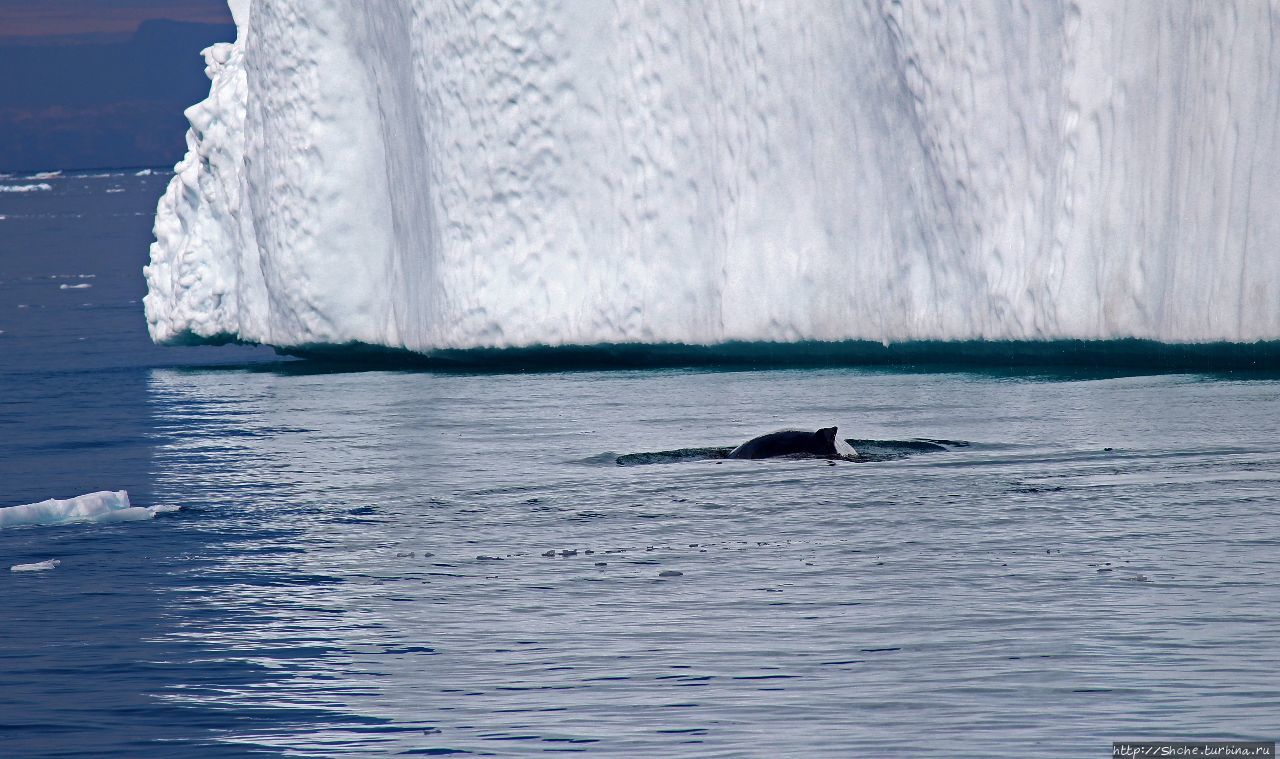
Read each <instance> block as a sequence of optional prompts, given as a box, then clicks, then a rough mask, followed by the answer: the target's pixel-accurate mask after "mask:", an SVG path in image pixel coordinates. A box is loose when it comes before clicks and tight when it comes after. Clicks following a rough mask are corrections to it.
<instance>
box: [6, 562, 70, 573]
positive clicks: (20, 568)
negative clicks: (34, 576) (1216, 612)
mask: <svg viewBox="0 0 1280 759" xmlns="http://www.w3.org/2000/svg"><path fill="white" fill-rule="evenodd" d="M61 563H62V562H61V561H60V560H58V559H48V560H46V561H37V562H34V563H32V564H14V565H13V566H11V567H9V571H10V572H47V571H49V570H50V569H56V568H57V566H58V565H59V564H61Z"/></svg>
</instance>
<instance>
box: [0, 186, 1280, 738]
mask: <svg viewBox="0 0 1280 759" xmlns="http://www.w3.org/2000/svg"><path fill="white" fill-rule="evenodd" d="M166 180H167V176H165V175H159V174H157V175H153V176H141V177H139V176H134V175H133V173H132V172H128V173H124V174H116V175H112V176H97V177H88V176H78V175H77V176H62V177H57V178H52V179H43V180H39V181H36V180H31V181H21V180H20V179H0V185H6V186H13V185H24V184H39V183H41V182H43V183H46V184H48V185H50V188H51V189H48V190H37V191H30V192H6V193H0V217H2V218H0V330H3V332H2V333H0V507H2V506H12V505H17V504H22V503H28V502H33V501H39V500H43V499H45V498H51V497H63V498H65V497H69V496H73V495H78V494H81V493H86V492H90V491H94V490H103V489H112V490H116V489H127V490H128V491H129V493H130V496H131V497H132V499H133V501H134V503H135V504H139V505H152V504H173V505H178V506H181V510H180V511H178V512H176V513H171V514H162V515H160V516H159V517H157V518H156V519H154V520H151V521H147V522H131V523H118V524H99V525H94V524H81V525H65V526H54V527H48V526H46V527H25V528H11V529H5V530H0V599H3V606H2V608H0V756H4V757H27V756H94V757H97V756H113V757H134V756H175V757H178V756H181V757H201V756H241V755H248V754H271V755H275V754H279V755H289V756H340V755H352V756H381V755H397V754H411V755H412V754H426V755H430V754H459V755H466V754H477V755H488V756H522V755H528V754H534V753H541V752H564V751H580V752H586V753H588V754H591V755H615V756H627V757H639V756H708V757H709V756H806V757H808V756H872V757H879V756H919V757H938V756H949V757H950V756H972V757H1027V756H1045V757H1063V756H1073V757H1076V756H1078V757H1091V756H1092V757H1101V756H1109V755H1110V753H1109V752H1110V742H1111V741H1112V740H1119V739H1148V740H1155V739H1202V740H1211V739H1227V738H1241V739H1245V738H1249V739H1259V740H1272V739H1275V738H1276V737H1278V734H1280V719H1278V718H1277V715H1280V684H1278V683H1277V679H1276V673H1277V672H1280V587H1278V585H1277V582H1276V579H1275V578H1276V575H1277V571H1278V570H1280V560H1278V559H1277V547H1278V546H1280V442H1278V441H1277V430H1278V428H1280V382H1277V381H1276V380H1275V379H1274V378H1273V377H1267V376H1256V375H1254V376H1251V375H1238V374H1237V375H1220V376H1210V375H1155V376H1117V375H1114V374H1110V375H1089V374H1064V373H1057V374H1046V373H1027V372H1022V373H1000V372H994V371H992V372H967V373H944V372H936V371H934V372H925V371H914V370H909V369H904V370H899V371H884V370H856V369H839V370H805V371H760V372H745V371H744V372H713V371H705V370H698V371H673V370H661V371H658V370H655V371H618V372H567V373H549V372H547V373H529V374H498V375H492V374H491V375H483V374H476V375H459V374H441V373H427V372H412V371H343V372H337V371H331V370H325V369H324V367H320V366H315V365H311V364H308V363H306V362H299V361H288V360H283V359H278V358H277V357H276V356H275V355H274V354H273V353H272V352H270V351H268V350H264V349H247V348H235V347H225V348H201V349H162V348H157V347H154V346H151V345H150V344H149V342H148V341H147V338H146V331H145V324H144V321H143V317H142V309H141V304H140V299H141V297H142V295H143V294H144V291H145V285H144V283H143V281H142V276H141V271H140V269H141V267H142V265H143V264H144V263H145V261H146V248H147V244H148V242H149V240H150V236H149V235H150V223H151V213H152V209H153V207H154V201H155V199H156V197H158V195H159V193H160V192H161V191H162V189H163V187H164V183H165V181H166ZM81 285H89V286H88V287H81ZM218 364H221V365H218ZM831 424H839V425H840V427H841V432H842V433H843V434H844V435H845V436H847V437H856V438H873V439H880V440H910V439H913V438H940V439H948V440H957V441H968V442H970V443H971V444H970V445H969V446H958V447H952V448H950V449H948V450H946V451H942V452H934V453H921V454H919V455H914V456H911V457H907V458H900V459H896V460H890V461H875V462H867V463H844V462H842V463H839V464H836V465H829V464H828V463H827V462H822V461H763V462H761V461H757V462H738V461H713V460H688V461H681V462H677V463H668V464H652V465H646V466H625V467H624V466H618V465H616V463H615V459H616V457H617V456H618V455H620V454H625V453H636V452H652V451H663V450H670V449H677V448H685V447H698V446H721V445H733V444H735V443H738V442H741V441H742V440H744V439H746V438H748V437H751V436H753V435H755V434H759V433H761V432H766V431H770V430H772V429H776V428H780V427H790V426H797V427H809V428H816V427H819V426H829V425H831ZM46 559H58V560H60V561H61V564H60V566H58V567H57V568H56V569H54V570H51V571H47V572H33V573H16V572H10V571H8V568H9V566H11V565H16V564H24V563H32V562H38V561H44V560H46Z"/></svg>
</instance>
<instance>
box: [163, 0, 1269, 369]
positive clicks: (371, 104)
mask: <svg viewBox="0 0 1280 759" xmlns="http://www.w3.org/2000/svg"><path fill="white" fill-rule="evenodd" d="M233 10H234V11H235V12H236V20H237V23H238V24H239V27H240V35H239V39H238V40H237V42H236V43H235V45H234V46H215V47H214V48H212V49H211V50H210V51H208V52H207V54H206V57H207V58H208V61H209V70H210V73H211V76H212V77H213V86H212V90H211V93H210V97H209V99H208V100H206V101H205V102H203V103H201V104H198V105H196V106H193V107H192V108H191V109H190V110H189V111H188V116H189V117H190V119H191V122H192V130H191V133H190V134H189V136H188V143H189V148H190V152H189V154H188V156H187V158H186V159H185V160H184V161H183V162H182V163H181V164H179V166H178V174H177V176H176V177H175V178H174V180H173V183H172V185H171V186H170V188H169V191H168V193H166V195H165V197H164V198H163V199H162V200H161V202H160V207H159V210H158V212H157V217H156V236H157V242H156V243H155V244H154V245H153V246H152V251H151V255H152V263H151V266H149V267H148V269H147V279H148V283H149V287H150V294H149V295H148V296H147V299H146V309H147V317H148V320H149V322H150V327H151V332H152V336H153V337H154V338H155V339H156V340H159V341H162V342H166V341H182V340H193V339H211V338H219V337H227V336H234V337H238V338H240V339H245V340H251V341H258V342H264V343H269V344H274V345H281V346H289V345H300V344H309V343H342V342H348V341H362V342H368V343H374V344H383V345H389V346H403V347H408V348H411V349H416V350H430V349H432V348H436V347H469V346H495V345H527V344H552V345H555V344H564V343H578V344H590V343H598V342H635V341H643V342H651V341H675V342H692V343H714V342H718V341H723V340H731V339H745V340H794V339H806V338H808V339H872V340H882V341H903V340H909V339H969V338H990V339H1044V338H1112V337H1144V338H1155V339H1160V340H1165V341H1207V340H1231V341H1253V340H1257V339H1280V52H1277V51H1276V50H1275V48H1276V43H1277V40H1278V39H1280V3H1278V2H1277V1H1275V0H1271V1H1269V0H1215V2H1212V3H1185V2H1170V3H1165V2H1150V0H1086V1H1082V2H1058V3H1055V2H1048V1H1046V2H1026V1H1025V0H1012V1H1011V0H973V1H972V2H965V3H955V2H949V1H948V0H904V2H901V3H897V2H895V3H885V2H871V1H870V0H866V1H855V0H845V1H843V2H841V1H840V0H703V1H702V2H697V3H672V2H667V1H666V0H631V1H630V2H625V3H617V4H606V3H601V2H598V1H597V0H561V1H560V2H546V0H501V1H499V0H479V1H477V0H360V1H357V0H236V1H235V2H234V3H233Z"/></svg>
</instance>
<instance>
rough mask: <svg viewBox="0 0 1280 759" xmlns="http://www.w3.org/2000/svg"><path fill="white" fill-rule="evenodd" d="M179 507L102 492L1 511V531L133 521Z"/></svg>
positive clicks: (176, 509)
mask: <svg viewBox="0 0 1280 759" xmlns="http://www.w3.org/2000/svg"><path fill="white" fill-rule="evenodd" d="M179 509H180V507H178V506H167V505H164V506H131V505H130V504H129V494H128V493H127V492H125V491H123V490H102V491H99V492H97V493H88V494H86V495H81V496H76V497H75V498H67V499H58V498H50V499H49V500H47V501H41V502H39V503H29V504H25V505H23V506H10V507H8V508H3V509H0V529H2V528H5V527H21V526H26V525H50V524H64V523H67V522H131V521H136V520H139V519H151V518H152V517H154V516H155V515H156V514H164V513H168V512H172V511H178V510H179Z"/></svg>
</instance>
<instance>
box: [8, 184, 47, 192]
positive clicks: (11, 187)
mask: <svg viewBox="0 0 1280 759" xmlns="http://www.w3.org/2000/svg"><path fill="white" fill-rule="evenodd" d="M52 189H53V185H50V184H45V183H43V182H42V183H40V184H0V192H42V191H44V190H52Z"/></svg>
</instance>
